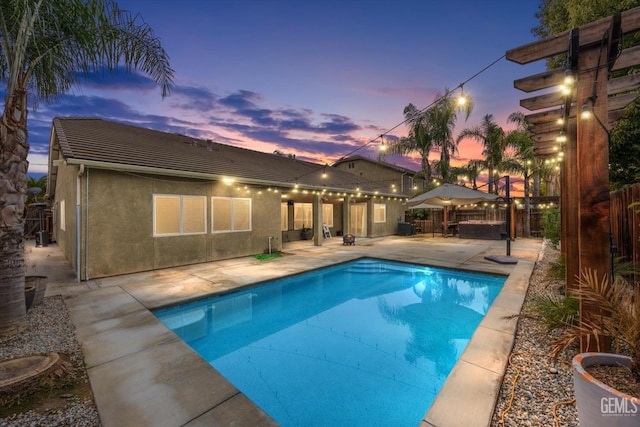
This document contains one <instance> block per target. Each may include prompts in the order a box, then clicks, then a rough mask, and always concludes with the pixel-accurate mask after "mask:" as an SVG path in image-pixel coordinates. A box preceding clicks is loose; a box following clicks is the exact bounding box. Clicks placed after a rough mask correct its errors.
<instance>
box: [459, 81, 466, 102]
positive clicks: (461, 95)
mask: <svg viewBox="0 0 640 427" xmlns="http://www.w3.org/2000/svg"><path fill="white" fill-rule="evenodd" d="M460 91H461V92H460V95H458V106H460V107H462V106H464V105H466V104H467V96H466V95H465V94H464V85H463V84H460Z"/></svg>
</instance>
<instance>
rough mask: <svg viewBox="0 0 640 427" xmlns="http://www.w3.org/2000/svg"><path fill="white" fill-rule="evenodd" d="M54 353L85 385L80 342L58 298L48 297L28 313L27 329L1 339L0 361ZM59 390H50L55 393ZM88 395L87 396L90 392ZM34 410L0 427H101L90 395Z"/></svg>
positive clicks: (69, 396) (65, 398)
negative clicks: (63, 357) (70, 367)
mask: <svg viewBox="0 0 640 427" xmlns="http://www.w3.org/2000/svg"><path fill="white" fill-rule="evenodd" d="M50 352H56V353H59V354H61V355H65V356H66V357H68V359H69V362H70V363H71V364H72V367H73V370H74V373H75V375H76V376H77V377H78V381H80V382H84V383H88V382H89V378H88V376H87V371H86V369H85V367H84V360H83V356H82V350H81V348H80V343H79V342H78V340H77V339H76V334H75V327H74V325H73V323H72V322H71V319H70V318H69V312H68V310H67V307H66V305H65V303H64V300H63V299H62V297H61V296H54V297H48V298H45V299H44V302H43V303H42V304H40V305H38V306H36V307H33V308H31V309H30V310H29V311H28V313H27V329H26V330H25V331H24V332H22V333H20V334H16V335H13V336H11V337H3V338H0V361H2V360H8V359H13V358H16V357H20V356H26V355H31V354H39V353H50ZM58 392H59V390H53V392H52V393H51V394H52V395H53V394H56V393H58ZM89 394H90V393H89ZM33 406H34V407H35V409H31V410H26V411H23V412H17V413H14V414H11V415H9V416H7V417H4V418H0V427H9V426H12V427H13V426H16V427H17V426H47V427H49V426H52V427H55V426H60V427H62V426H83V427H84V426H86V427H94V426H100V419H99V418H98V411H97V409H96V407H95V404H94V402H93V399H92V397H91V396H75V395H73V393H68V392H67V393H65V394H64V396H63V403H62V404H55V405H51V404H49V405H47V404H42V405H41V404H34V405H33Z"/></svg>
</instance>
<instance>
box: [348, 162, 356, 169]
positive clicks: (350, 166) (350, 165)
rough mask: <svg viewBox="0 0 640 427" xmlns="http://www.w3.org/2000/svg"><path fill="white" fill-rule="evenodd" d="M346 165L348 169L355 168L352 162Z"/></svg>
mask: <svg viewBox="0 0 640 427" xmlns="http://www.w3.org/2000/svg"><path fill="white" fill-rule="evenodd" d="M347 167H348V168H349V169H355V167H356V164H355V163H354V162H349V164H348V165H347Z"/></svg>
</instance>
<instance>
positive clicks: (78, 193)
mask: <svg viewBox="0 0 640 427" xmlns="http://www.w3.org/2000/svg"><path fill="white" fill-rule="evenodd" d="M82 175H84V164H82V163H81V164H80V169H79V170H78V176H77V177H76V281H77V282H80V274H81V271H80V270H81V268H80V252H81V250H82V248H81V247H80V241H81V239H80V234H81V230H82V227H81V223H80V197H81V195H82V191H81V187H80V181H81V178H82Z"/></svg>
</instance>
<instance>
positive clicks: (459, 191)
mask: <svg viewBox="0 0 640 427" xmlns="http://www.w3.org/2000/svg"><path fill="white" fill-rule="evenodd" d="M498 198H499V196H497V195H495V194H489V193H485V192H482V191H478V190H473V189H471V188H467V187H461V186H459V185H454V184H442V185H440V186H438V187H436V188H434V189H433V190H430V191H427V192H426V193H422V194H420V195H419V196H416V197H414V198H412V199H409V200H408V201H407V205H408V206H409V207H410V208H414V207H416V206H418V205H420V204H428V205H435V206H441V207H446V206H458V205H466V204H468V203H476V202H485V201H492V200H496V199H498ZM435 206H433V207H435Z"/></svg>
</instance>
